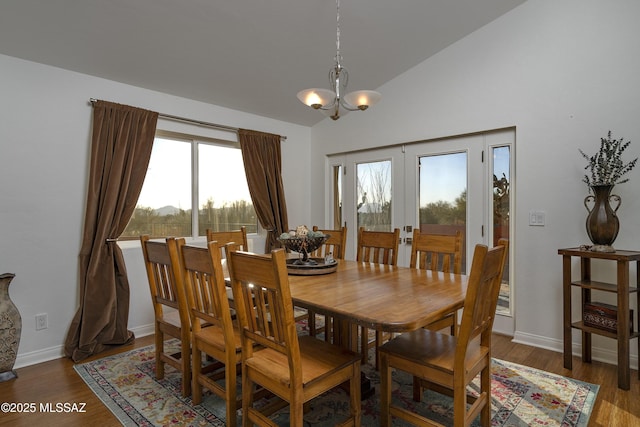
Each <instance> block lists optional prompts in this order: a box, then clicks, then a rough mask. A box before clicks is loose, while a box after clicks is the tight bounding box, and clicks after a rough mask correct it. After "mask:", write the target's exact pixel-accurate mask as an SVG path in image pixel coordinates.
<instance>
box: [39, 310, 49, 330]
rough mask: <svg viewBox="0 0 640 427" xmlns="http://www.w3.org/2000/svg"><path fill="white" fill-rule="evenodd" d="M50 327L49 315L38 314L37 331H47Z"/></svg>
mask: <svg viewBox="0 0 640 427" xmlns="http://www.w3.org/2000/svg"><path fill="white" fill-rule="evenodd" d="M48 327H49V318H48V316H47V313H43V314H36V331H41V330H42V329H47V328H48Z"/></svg>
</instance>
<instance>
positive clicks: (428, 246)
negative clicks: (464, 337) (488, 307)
mask: <svg viewBox="0 0 640 427" xmlns="http://www.w3.org/2000/svg"><path fill="white" fill-rule="evenodd" d="M409 267H411V268H419V269H424V270H431V271H441V272H443V273H454V274H461V273H462V232H461V231H460V230H458V231H456V233H455V234H454V235H444V234H428V233H421V232H420V230H419V229H418V228H415V229H414V230H413V240H412V242H411V260H410V262H409ZM457 323H458V313H457V311H456V312H453V313H448V314H447V315H446V316H444V317H443V318H442V319H439V320H436V321H435V322H433V323H431V324H429V325H427V326H426V327H427V328H429V329H432V330H434V331H439V330H441V329H444V328H449V330H450V331H451V335H455V334H456V328H457Z"/></svg>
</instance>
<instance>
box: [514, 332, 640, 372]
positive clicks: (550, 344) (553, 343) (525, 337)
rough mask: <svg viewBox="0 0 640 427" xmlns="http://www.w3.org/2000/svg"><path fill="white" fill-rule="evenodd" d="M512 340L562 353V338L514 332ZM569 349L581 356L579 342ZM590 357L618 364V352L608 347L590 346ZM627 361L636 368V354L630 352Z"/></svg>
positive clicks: (631, 366)
mask: <svg viewBox="0 0 640 427" xmlns="http://www.w3.org/2000/svg"><path fill="white" fill-rule="evenodd" d="M513 342H515V343H518V344H525V345H530V346H532V347H538V348H544V349H547V350H552V351H556V352H558V353H562V352H563V351H564V350H563V347H564V344H563V341H562V340H558V339H552V338H548V337H543V336H540V335H533V334H527V333H524V332H516V333H515V334H514V335H513ZM571 347H572V348H571V351H572V353H573V355H574V356H578V357H582V344H581V343H580V342H573V343H572V345H571ZM591 358H592V359H593V360H597V361H598V362H603V363H609V364H611V365H617V364H618V353H617V350H615V349H613V350H612V349H608V348H603V347H596V346H592V347H591ZM629 363H630V368H631V369H638V356H637V355H635V354H631V355H630V356H629Z"/></svg>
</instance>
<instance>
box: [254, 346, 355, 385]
mask: <svg viewBox="0 0 640 427" xmlns="http://www.w3.org/2000/svg"><path fill="white" fill-rule="evenodd" d="M298 342H299V345H300V359H301V366H302V382H303V384H304V385H305V386H307V385H309V384H311V383H312V382H314V381H318V380H321V379H322V378H323V377H325V376H326V375H328V374H330V373H333V372H335V371H337V370H340V369H343V368H347V367H349V366H353V363H354V362H355V361H356V360H360V354H358V353H355V352H353V351H350V350H347V349H344V348H342V347H338V346H335V345H333V344H330V343H327V342H325V341H322V340H319V339H317V338H314V337H311V336H300V337H299V338H298ZM246 365H247V367H248V368H251V369H254V370H255V371H257V372H260V373H263V374H264V375H268V376H269V377H270V379H271V380H273V379H275V380H276V381H277V382H279V383H280V384H282V385H284V386H286V387H288V386H289V385H290V375H289V363H288V361H287V357H286V356H285V355H284V354H282V353H280V352H277V351H275V350H272V349H270V348H265V349H262V350H259V351H256V352H254V353H253V357H252V358H250V359H248V360H247V361H246ZM348 379H349V377H346V378H345V381H346V380H348Z"/></svg>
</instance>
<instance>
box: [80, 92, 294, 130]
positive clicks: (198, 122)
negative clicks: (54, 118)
mask: <svg viewBox="0 0 640 427" xmlns="http://www.w3.org/2000/svg"><path fill="white" fill-rule="evenodd" d="M97 101H98V100H97V99H96V98H89V102H90V103H91V104H92V105H93V104H94V103H96V102H97ZM158 117H162V118H163V119H168V120H174V121H176V122H184V123H191V124H195V125H199V126H204V127H209V128H212V129H216V130H222V131H226V132H234V133H238V130H239V129H238V128H236V127H233V126H226V125H219V124H216V123H210V122H204V121H201V120H194V119H188V118H186V117H179V116H172V115H171V114H164V113H158ZM280 139H287V137H286V136H283V135H280Z"/></svg>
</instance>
